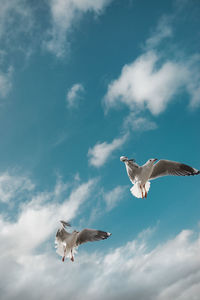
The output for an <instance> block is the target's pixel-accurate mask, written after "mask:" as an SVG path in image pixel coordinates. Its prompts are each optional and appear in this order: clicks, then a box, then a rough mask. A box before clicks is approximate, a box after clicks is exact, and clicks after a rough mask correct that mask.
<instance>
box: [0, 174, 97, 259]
mask: <svg viewBox="0 0 200 300" xmlns="http://www.w3.org/2000/svg"><path fill="white" fill-rule="evenodd" d="M94 186H95V179H94V180H90V181H88V182H86V183H82V184H80V185H78V187H76V188H75V189H73V190H72V191H71V193H70V195H69V196H67V197H65V199H64V200H63V196H64V195H65V192H66V190H67V189H68V187H69V186H68V184H66V183H63V182H61V180H58V182H57V184H56V186H55V189H54V190H53V191H52V192H43V193H39V194H36V195H35V196H33V197H32V199H31V201H29V202H28V203H27V202H26V203H24V204H23V205H21V209H20V212H19V215H18V217H17V221H14V222H8V221H6V220H5V217H3V216H2V215H1V216H0V226H1V229H0V236H1V241H2V243H1V246H0V252H1V253H3V252H4V251H6V253H7V255H9V256H12V257H14V258H15V259H16V261H17V262H20V261H22V260H23V259H24V258H25V257H26V256H27V255H30V254H31V253H32V252H34V251H36V250H37V247H38V246H40V245H42V243H44V242H45V241H47V240H48V239H49V238H50V236H51V235H52V234H53V235H54V234H55V231H56V228H57V227H58V222H59V220H61V219H64V220H71V219H73V218H74V217H75V216H76V215H77V214H78V213H80V206H81V204H82V203H84V202H85V201H86V200H87V199H88V197H89V195H90V193H91V191H92V189H93V187H94ZM23 188H24V186H23V185H22V190H23ZM8 190H9V189H8ZM16 196H17V194H16ZM8 197H10V194H9V192H8ZM60 198H62V199H60ZM61 200H62V201H61Z"/></svg>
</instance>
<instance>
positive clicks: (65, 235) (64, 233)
mask: <svg viewBox="0 0 200 300" xmlns="http://www.w3.org/2000/svg"><path fill="white" fill-rule="evenodd" d="M70 235H71V233H69V232H67V231H66V230H65V229H64V228H62V229H58V231H57V233H56V239H57V240H59V241H64V240H66V239H67V238H68V237H69V236H70Z"/></svg>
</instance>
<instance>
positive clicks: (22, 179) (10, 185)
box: [0, 172, 35, 203]
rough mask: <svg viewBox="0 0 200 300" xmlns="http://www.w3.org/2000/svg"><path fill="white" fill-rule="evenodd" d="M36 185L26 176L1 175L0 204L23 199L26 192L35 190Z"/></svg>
mask: <svg viewBox="0 0 200 300" xmlns="http://www.w3.org/2000/svg"><path fill="white" fill-rule="evenodd" d="M34 188H35V185H34V184H33V183H32V182H31V180H30V179H29V178H27V177H26V176H22V175H21V176H19V175H11V174H9V172H4V173H1V174H0V202H4V203H6V202H9V201H11V200H15V199H16V198H19V197H21V196H22V195H23V194H24V192H29V191H32V190H34Z"/></svg>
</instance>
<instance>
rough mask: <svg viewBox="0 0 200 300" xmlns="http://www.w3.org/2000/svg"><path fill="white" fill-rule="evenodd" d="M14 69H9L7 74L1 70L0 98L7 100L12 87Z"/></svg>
mask: <svg viewBox="0 0 200 300" xmlns="http://www.w3.org/2000/svg"><path fill="white" fill-rule="evenodd" d="M12 74H13V67H11V66H10V67H9V68H8V70H7V72H6V73H5V72H2V71H1V70H0V97H2V98H5V97H6V96H7V94H8V92H9V91H10V89H11V87H12Z"/></svg>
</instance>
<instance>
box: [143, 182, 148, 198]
mask: <svg viewBox="0 0 200 300" xmlns="http://www.w3.org/2000/svg"><path fill="white" fill-rule="evenodd" d="M143 188H144V191H145V198H147V191H146V188H145V184H144V185H143Z"/></svg>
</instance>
